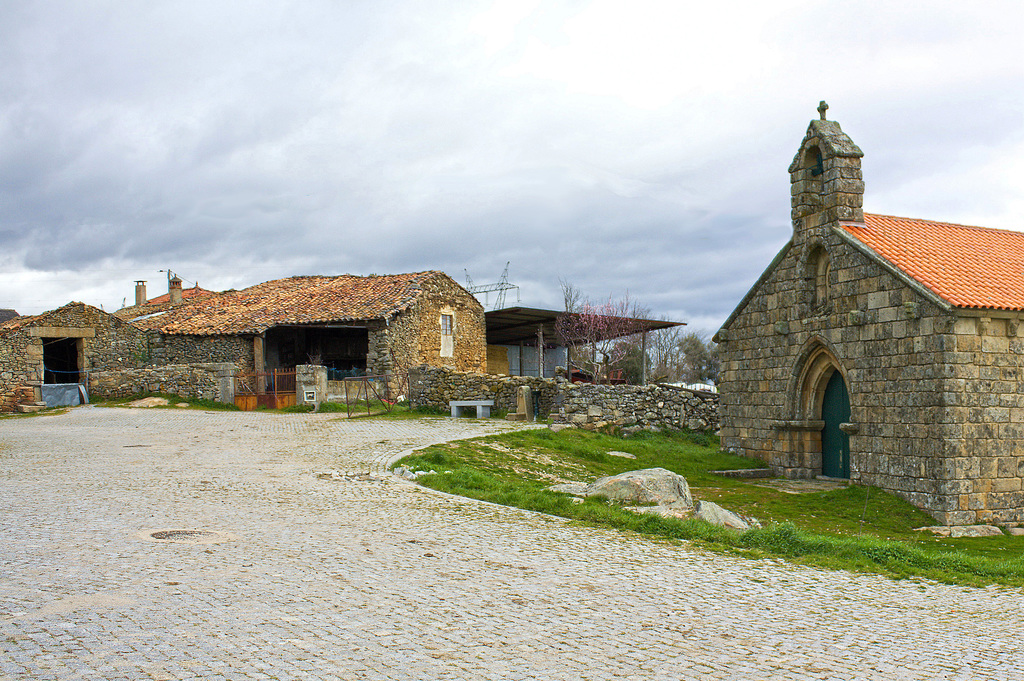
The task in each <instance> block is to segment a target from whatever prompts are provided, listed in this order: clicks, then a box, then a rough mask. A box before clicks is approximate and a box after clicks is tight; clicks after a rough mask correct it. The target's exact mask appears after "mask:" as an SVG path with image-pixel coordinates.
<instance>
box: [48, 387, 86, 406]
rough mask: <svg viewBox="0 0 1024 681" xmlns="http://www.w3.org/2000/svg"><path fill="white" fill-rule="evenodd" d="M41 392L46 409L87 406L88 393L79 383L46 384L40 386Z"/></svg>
mask: <svg viewBox="0 0 1024 681" xmlns="http://www.w3.org/2000/svg"><path fill="white" fill-rule="evenodd" d="M42 392H43V401H44V402H46V406H47V407H66V406H71V407H73V406H75V405H77V404H89V393H88V392H86V390H85V386H84V385H82V384H81V383H48V384H46V385H43V386H42Z"/></svg>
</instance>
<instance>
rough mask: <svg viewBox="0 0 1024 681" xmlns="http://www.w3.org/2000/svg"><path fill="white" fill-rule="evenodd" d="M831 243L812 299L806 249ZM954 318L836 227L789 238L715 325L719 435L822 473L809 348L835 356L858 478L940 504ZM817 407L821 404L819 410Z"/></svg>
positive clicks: (792, 466) (940, 507)
mask: <svg viewBox="0 0 1024 681" xmlns="http://www.w3.org/2000/svg"><path fill="white" fill-rule="evenodd" d="M819 247H821V248H824V249H825V250H826V251H827V253H828V255H829V258H830V261H831V272H830V277H831V281H830V286H829V289H830V295H829V298H828V300H827V301H826V302H824V303H822V304H817V305H816V304H815V302H814V294H813V291H812V290H811V286H812V282H811V281H810V277H809V273H807V272H806V267H805V266H806V257H807V255H808V254H809V253H810V252H811V250H812V249H814V248H819ZM951 332H952V318H951V317H950V316H949V314H948V313H946V312H945V311H943V310H942V309H940V308H939V307H937V306H936V305H934V304H933V303H932V302H930V301H929V300H927V299H925V298H923V297H922V296H920V295H919V294H918V293H916V292H915V291H913V290H912V289H911V288H909V287H908V286H907V285H906V284H905V283H904V282H902V281H900V280H899V279H897V278H896V277H894V276H893V275H892V274H890V273H889V272H887V271H885V270H883V269H882V267H881V266H880V265H879V264H877V263H876V262H875V261H873V260H871V259H869V258H867V257H866V256H865V255H864V254H863V253H861V252H859V251H858V250H857V249H855V248H854V247H852V246H851V245H850V244H848V243H847V242H846V241H845V240H844V239H842V238H841V237H840V236H839V235H838V234H837V233H836V232H835V231H834V230H831V229H829V228H827V227H824V228H820V229H817V230H814V235H813V238H812V239H806V240H804V246H803V248H800V247H799V246H797V245H796V244H794V245H793V246H791V247H789V248H787V249H784V251H783V254H782V257H781V258H780V259H779V260H778V262H777V263H776V265H775V267H774V269H773V270H772V271H771V273H770V275H769V276H768V277H767V278H765V279H764V280H762V281H761V282H759V284H758V285H757V290H756V294H755V295H753V296H752V297H751V298H750V299H749V300H747V301H746V302H745V305H744V306H743V308H742V310H741V311H740V312H739V314H737V315H736V316H735V317H734V318H733V319H732V321H731V322H730V323H729V324H728V328H726V329H723V331H720V332H719V334H718V340H719V353H720V356H721V358H722V375H721V378H720V383H719V394H720V395H721V413H722V430H721V435H722V444H723V446H725V447H727V448H730V449H734V450H736V451H737V452H739V453H743V454H745V455H748V456H752V457H756V458H758V459H761V460H763V461H765V462H766V463H768V464H769V465H771V466H772V467H773V468H775V469H776V470H778V471H779V472H781V473H783V474H785V475H788V476H790V477H813V476H816V475H820V474H821V439H820V429H821V427H822V425H821V422H820V421H817V420H816V419H820V418H821V416H820V403H818V404H811V403H808V402H806V399H805V398H807V395H806V394H805V393H804V390H805V389H806V387H807V386H804V385H801V378H802V376H803V372H804V370H805V369H806V363H807V360H808V357H809V355H810V354H811V353H812V352H813V351H814V350H816V349H819V348H824V349H825V350H827V351H828V353H829V354H830V355H831V356H832V357H834V358H835V360H836V362H837V363H838V369H839V370H840V371H841V372H842V374H843V377H844V379H845V382H846V385H847V387H848V392H849V397H850V407H851V415H850V420H851V422H852V423H854V424H857V426H858V428H859V430H858V431H857V432H856V433H855V434H852V435H851V436H850V450H851V458H850V478H851V480H854V481H857V482H862V483H864V484H870V485H876V486H878V487H881V488H883V489H886V490H889V491H892V492H895V493H897V494H899V495H901V496H903V497H904V498H906V499H908V500H910V501H911V502H912V503H914V504H917V505H918V506H921V507H922V508H926V509H928V510H929V511H930V512H933V513H944V512H947V511H951V510H953V507H955V506H956V501H955V499H954V498H953V497H952V496H950V493H949V492H947V491H946V489H945V488H944V481H945V479H947V478H948V475H947V474H946V455H945V454H944V451H945V449H946V444H945V443H946V438H947V435H948V434H947V433H946V432H945V429H944V427H943V426H942V423H943V422H944V419H945V416H944V412H945V404H944V399H943V386H944V381H945V374H946V369H945V368H944V364H945V359H946V349H947V348H949V347H952V344H953V342H952V335H951ZM816 410H817V411H816Z"/></svg>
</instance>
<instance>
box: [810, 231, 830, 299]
mask: <svg viewBox="0 0 1024 681" xmlns="http://www.w3.org/2000/svg"><path fill="white" fill-rule="evenodd" d="M831 274H832V261H831V259H830V258H829V257H828V251H826V250H825V248H824V247H823V246H821V245H818V246H815V247H814V248H813V249H812V250H811V255H810V257H809V258H808V259H807V277H808V279H810V280H811V293H812V296H813V297H812V299H811V300H812V306H813V307H814V308H820V307H822V306H823V305H825V303H827V302H828V299H829V294H830V293H831V291H830V284H829V280H830V279H831V278H832V277H831Z"/></svg>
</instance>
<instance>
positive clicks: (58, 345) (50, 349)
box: [42, 338, 79, 385]
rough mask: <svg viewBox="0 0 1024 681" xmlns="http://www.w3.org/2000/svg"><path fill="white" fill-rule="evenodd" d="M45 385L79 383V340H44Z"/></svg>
mask: <svg viewBox="0 0 1024 681" xmlns="http://www.w3.org/2000/svg"><path fill="white" fill-rule="evenodd" d="M42 340H43V367H44V371H43V383H47V384H51V385H52V384H54V383H78V382H79V373H78V372H79V367H78V339H77V338H44V339H42Z"/></svg>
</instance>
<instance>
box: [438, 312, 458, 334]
mask: <svg viewBox="0 0 1024 681" xmlns="http://www.w3.org/2000/svg"><path fill="white" fill-rule="evenodd" d="M454 318H455V315H450V314H443V315H441V334H442V335H445V336H451V335H452V327H453V320H454Z"/></svg>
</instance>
